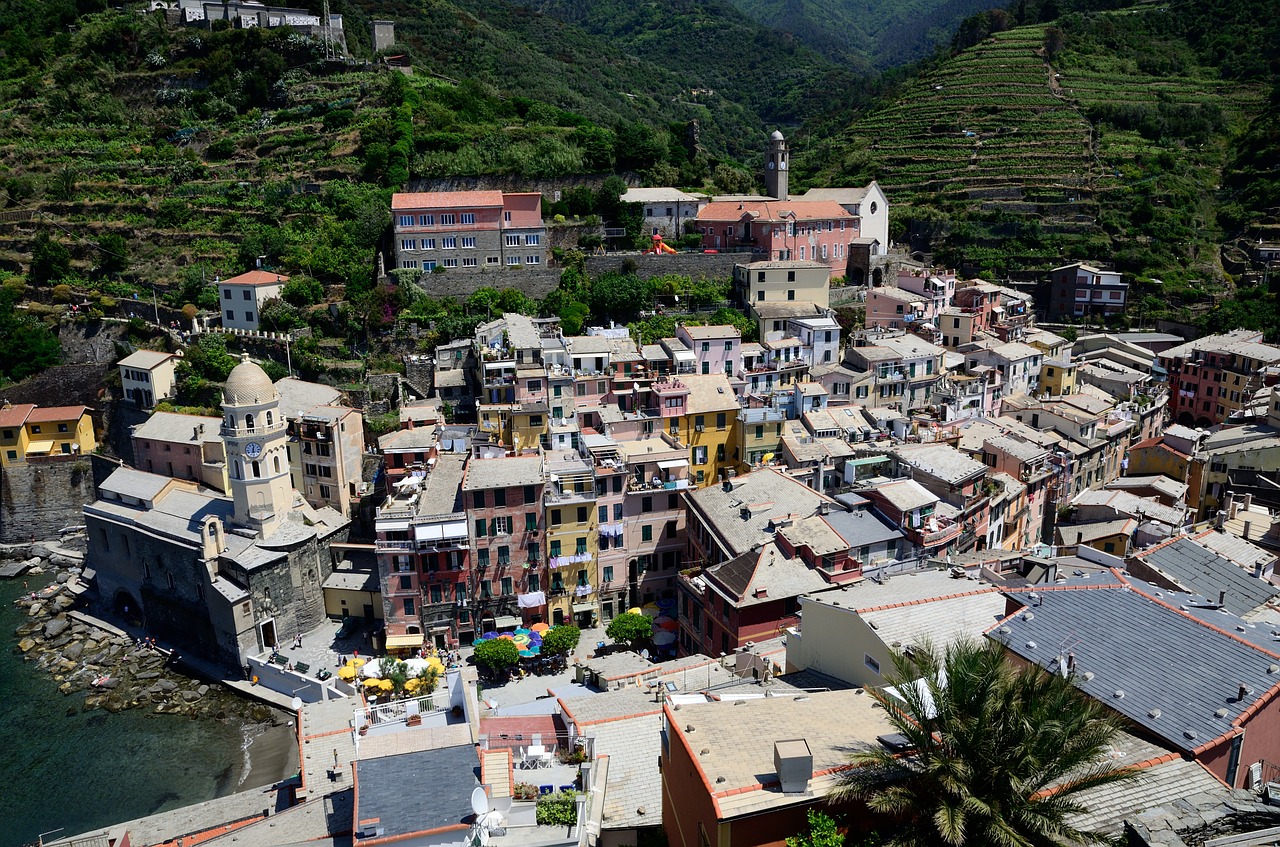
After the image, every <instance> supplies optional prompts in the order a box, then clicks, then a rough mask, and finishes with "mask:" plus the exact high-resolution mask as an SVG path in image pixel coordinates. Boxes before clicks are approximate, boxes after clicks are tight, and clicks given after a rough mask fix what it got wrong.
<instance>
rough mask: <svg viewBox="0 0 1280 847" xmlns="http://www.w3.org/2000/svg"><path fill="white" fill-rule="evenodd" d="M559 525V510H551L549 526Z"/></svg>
mask: <svg viewBox="0 0 1280 847" xmlns="http://www.w3.org/2000/svg"><path fill="white" fill-rule="evenodd" d="M560 523H561V520H560V510H559V509H552V510H551V525H552V526H560Z"/></svg>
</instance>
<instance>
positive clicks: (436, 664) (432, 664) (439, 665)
mask: <svg viewBox="0 0 1280 847" xmlns="http://www.w3.org/2000/svg"><path fill="white" fill-rule="evenodd" d="M427 667H428V668H435V669H436V670H437V671H439V672H440V673H444V662H442V661H440V660H439V659H438V658H436V657H435V656H432V657H431V658H429V659H427Z"/></svg>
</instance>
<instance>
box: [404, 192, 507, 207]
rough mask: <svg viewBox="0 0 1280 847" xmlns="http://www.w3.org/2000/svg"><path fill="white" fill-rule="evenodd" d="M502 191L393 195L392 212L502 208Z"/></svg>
mask: <svg viewBox="0 0 1280 847" xmlns="http://www.w3.org/2000/svg"><path fill="white" fill-rule="evenodd" d="M501 205H502V192H501V191H421V192H411V193H406V194H393V195H391V209H392V211H399V210H401V209H456V208H460V207H463V206H474V207H477V208H479V207H482V206H501Z"/></svg>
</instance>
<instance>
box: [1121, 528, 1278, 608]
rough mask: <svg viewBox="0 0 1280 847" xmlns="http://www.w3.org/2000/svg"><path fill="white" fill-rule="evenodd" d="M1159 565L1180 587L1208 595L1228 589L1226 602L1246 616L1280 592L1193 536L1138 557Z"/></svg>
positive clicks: (1227, 605)
mask: <svg viewBox="0 0 1280 847" xmlns="http://www.w3.org/2000/svg"><path fill="white" fill-rule="evenodd" d="M1139 558H1140V559H1142V560H1143V561H1144V562H1146V563H1147V564H1149V565H1151V566H1152V567H1154V568H1158V569H1159V570H1160V571H1162V572H1163V573H1165V574H1168V576H1169V577H1170V578H1171V579H1172V580H1173V581H1174V582H1175V583H1177V584H1178V585H1179V586H1180V587H1181V588H1183V589H1184V590H1186V591H1189V592H1191V593H1194V594H1203V595H1204V596H1205V597H1208V598H1217V596H1218V593H1219V592H1221V591H1225V592H1226V596H1225V598H1224V600H1223V604H1224V605H1225V606H1226V608H1227V610H1228V611H1230V612H1231V613H1232V614H1235V615H1243V614H1244V613H1245V612H1250V611H1252V610H1254V609H1256V608H1258V607H1259V606H1263V605H1266V603H1267V601H1268V600H1270V599H1271V598H1272V597H1275V596H1276V595H1277V594H1280V588H1277V587H1276V586H1274V585H1272V584H1271V583H1269V582H1264V581H1263V580H1261V579H1256V578H1254V577H1253V575H1252V574H1250V573H1248V572H1247V571H1245V570H1244V569H1243V568H1241V567H1240V566H1239V565H1237V564H1235V563H1234V562H1232V561H1230V560H1229V559H1226V558H1225V557H1223V556H1220V555H1218V554H1217V553H1215V552H1213V551H1212V550H1210V549H1208V548H1207V547H1205V546H1203V545H1201V544H1197V543H1196V542H1195V541H1193V540H1192V539H1190V538H1178V539H1176V540H1174V541H1173V542H1171V543H1169V544H1164V545H1162V546H1160V547H1157V548H1155V549H1153V550H1149V551H1147V552H1145V553H1142V554H1141V555H1140V556H1139Z"/></svg>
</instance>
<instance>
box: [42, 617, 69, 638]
mask: <svg viewBox="0 0 1280 847" xmlns="http://www.w3.org/2000/svg"><path fill="white" fill-rule="evenodd" d="M68 626H70V624H69V623H67V619H66V618H62V617H59V618H54V619H53V620H51V621H49V622H48V623H47V624H45V625H44V637H45V638H57V637H58V636H59V635H61V634H62V631H63V630H64V629H66V628H67V627H68Z"/></svg>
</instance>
